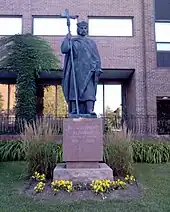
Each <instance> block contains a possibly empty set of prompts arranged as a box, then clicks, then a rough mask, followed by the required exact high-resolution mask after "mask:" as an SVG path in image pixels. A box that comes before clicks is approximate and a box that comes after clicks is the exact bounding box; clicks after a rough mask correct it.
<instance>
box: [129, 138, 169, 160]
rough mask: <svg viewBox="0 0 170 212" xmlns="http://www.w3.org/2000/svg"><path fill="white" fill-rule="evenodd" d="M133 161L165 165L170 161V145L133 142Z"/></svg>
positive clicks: (165, 143)
mask: <svg viewBox="0 0 170 212" xmlns="http://www.w3.org/2000/svg"><path fill="white" fill-rule="evenodd" d="M132 147H133V151H134V154H133V159H134V161H135V162H138V163H139V162H140V163H165V162H169V161H170V143H167V142H159V141H157V142H146V141H133V142H132Z"/></svg>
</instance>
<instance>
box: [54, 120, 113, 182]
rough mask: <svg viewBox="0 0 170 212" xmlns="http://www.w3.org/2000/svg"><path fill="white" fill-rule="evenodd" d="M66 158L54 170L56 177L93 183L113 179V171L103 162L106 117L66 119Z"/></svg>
mask: <svg viewBox="0 0 170 212" xmlns="http://www.w3.org/2000/svg"><path fill="white" fill-rule="evenodd" d="M63 161H64V162H65V163H64V164H59V165H57V167H56V168H55V170H54V175H53V176H54V180H57V179H63V180H72V181H76V182H89V181H91V180H96V179H110V180H113V172H112V169H110V168H109V167H108V166H107V165H106V164H103V163H102V161H103V130H102V119H99V118H95V119H93V118H92V119H90V118H76V119H65V120H64V122H63Z"/></svg>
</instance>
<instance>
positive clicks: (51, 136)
mask: <svg viewBox="0 0 170 212" xmlns="http://www.w3.org/2000/svg"><path fill="white" fill-rule="evenodd" d="M56 134H57V129H56V128H55V125H52V123H51V122H48V121H47V120H46V119H41V120H40V119H37V120H36V121H35V122H34V123H33V124H25V130H24V132H23V133H22V134H21V138H22V140H24V141H25V142H26V144H27V145H26V149H25V153H26V156H25V158H26V161H27V165H28V174H29V176H32V175H33V173H34V172H35V171H37V172H39V173H44V174H45V175H46V177H47V179H52V176H53V170H54V168H55V166H56V163H57V159H58V156H57V155H58V154H57V152H58V148H59V146H58V144H57V141H56Z"/></svg>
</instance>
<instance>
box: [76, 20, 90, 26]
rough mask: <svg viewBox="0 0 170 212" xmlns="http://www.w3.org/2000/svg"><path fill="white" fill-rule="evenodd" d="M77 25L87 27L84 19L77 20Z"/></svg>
mask: <svg viewBox="0 0 170 212" xmlns="http://www.w3.org/2000/svg"><path fill="white" fill-rule="evenodd" d="M77 26H78V27H81V26H86V27H88V23H87V22H86V21H81V22H78V23H77Z"/></svg>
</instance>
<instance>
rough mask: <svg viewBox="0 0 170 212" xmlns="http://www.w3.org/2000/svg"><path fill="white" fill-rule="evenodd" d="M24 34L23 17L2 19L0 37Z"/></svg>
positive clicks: (0, 20)
mask: <svg viewBox="0 0 170 212" xmlns="http://www.w3.org/2000/svg"><path fill="white" fill-rule="evenodd" d="M21 33H22V18H21V17H0V35H3V36H6V35H15V34H21Z"/></svg>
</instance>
